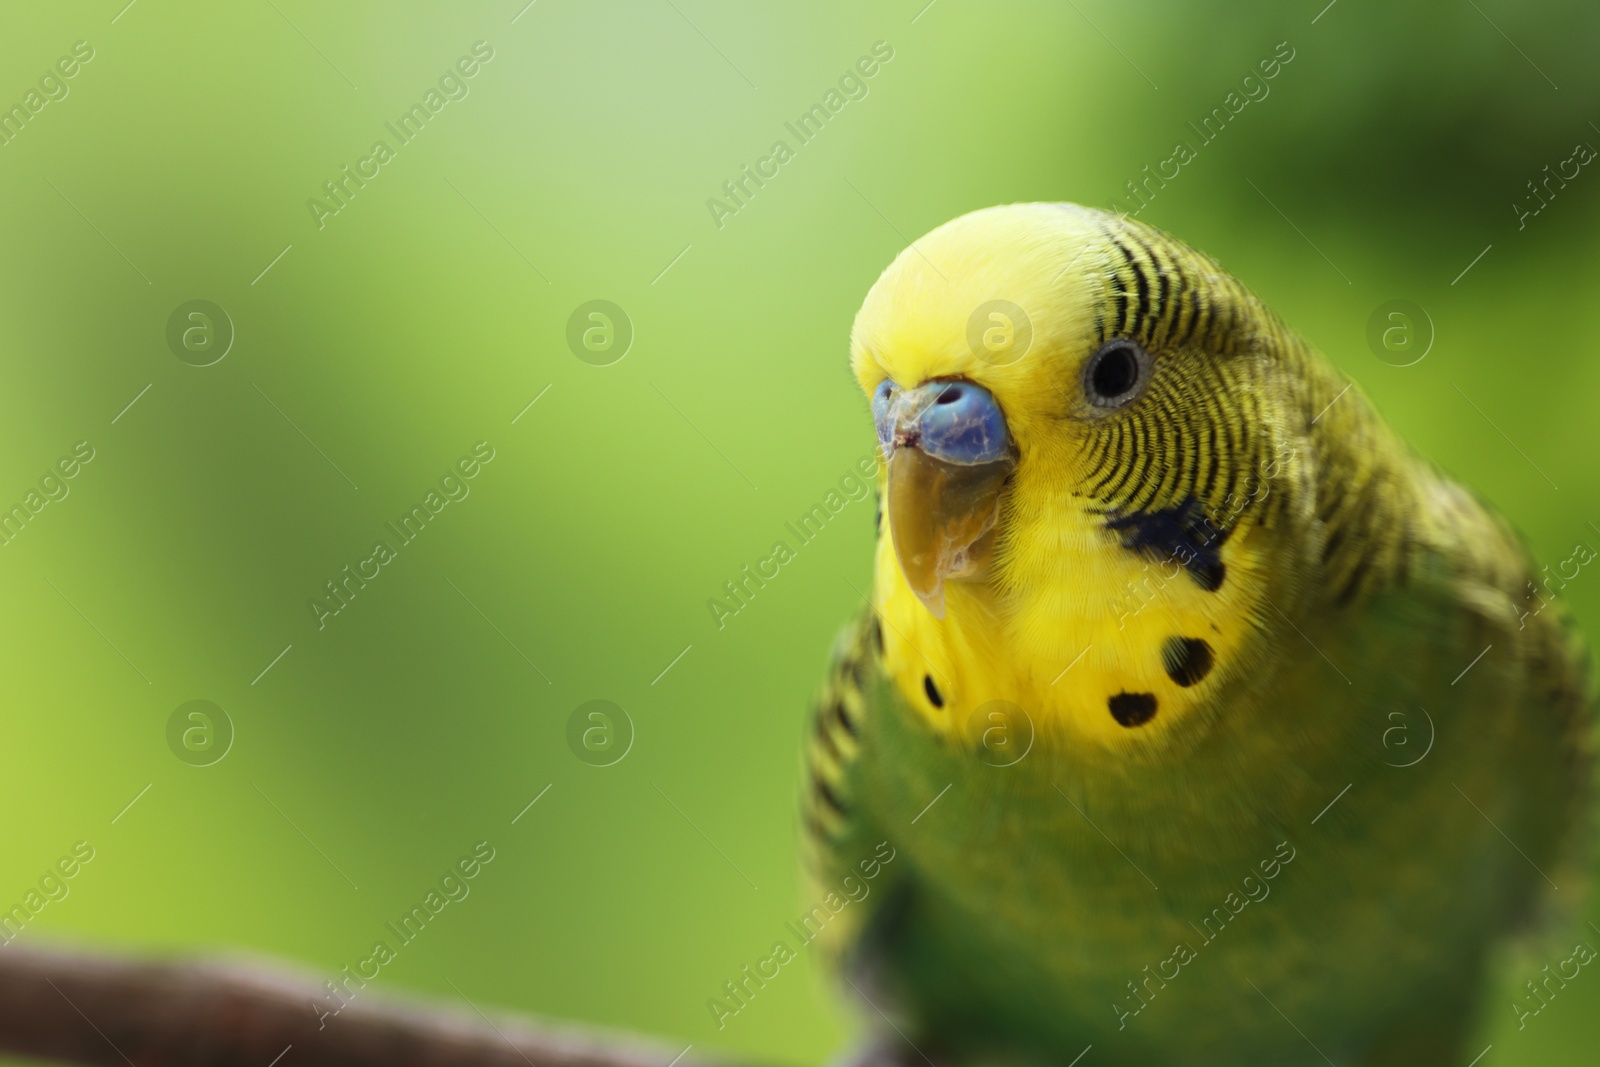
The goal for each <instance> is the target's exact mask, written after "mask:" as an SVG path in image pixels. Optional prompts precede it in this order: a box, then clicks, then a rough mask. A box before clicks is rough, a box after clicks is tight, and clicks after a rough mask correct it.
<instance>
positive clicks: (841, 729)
mask: <svg viewBox="0 0 1600 1067" xmlns="http://www.w3.org/2000/svg"><path fill="white" fill-rule="evenodd" d="M882 646H883V629H882V626H881V625H880V623H879V621H878V619H877V617H876V616H875V615H874V616H871V617H867V618H862V619H860V620H858V621H857V622H856V623H855V624H854V625H853V626H852V628H851V629H850V630H849V631H847V632H846V634H845V635H842V636H841V639H840V641H839V643H838V644H837V645H836V646H835V650H834V659H833V664H832V669H831V670H830V671H829V673H828V677H827V680H826V682H825V683H824V685H823V689H822V692H821V693H820V694H819V695H818V698H817V702H816V710H815V712H814V713H813V715H812V724H811V733H812V742H811V744H810V745H809V746H807V751H806V756H807V759H806V780H807V788H806V791H805V793H804V796H803V798H802V803H801V808H802V811H801V818H802V824H803V825H804V827H805V831H806V836H807V839H808V843H809V846H810V852H811V853H812V859H814V860H816V861H817V862H821V861H822V857H823V856H824V855H825V854H826V853H827V851H828V849H829V848H830V847H832V846H833V845H834V844H835V843H836V842H837V841H839V840H840V839H841V837H842V835H843V834H844V833H845V832H846V831H847V830H848V829H849V827H850V820H851V797H850V789H849V784H848V771H849V768H850V765H851V764H852V763H853V761H854V760H855V758H856V755H857V753H858V752H859V751H860V745H861V730H862V720H863V717H864V716H865V714H866V699H865V692H864V690H865V688H866V686H867V685H868V684H869V682H870V679H871V678H872V675H873V671H874V669H875V668H874V664H875V663H876V661H877V657H878V656H880V655H881V654H882ZM808 862H809V861H808Z"/></svg>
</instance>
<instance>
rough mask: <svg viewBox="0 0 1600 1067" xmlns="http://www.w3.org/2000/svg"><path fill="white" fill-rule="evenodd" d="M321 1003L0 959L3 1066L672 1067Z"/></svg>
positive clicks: (195, 979) (410, 1010)
mask: <svg viewBox="0 0 1600 1067" xmlns="http://www.w3.org/2000/svg"><path fill="white" fill-rule="evenodd" d="M369 998H370V999H369ZM330 1003H333V1002H331V1001H330V1000H329V998H328V996H327V994H326V993H325V991H324V989H323V988H322V987H320V986H319V985H318V984H317V983H315V982H314V981H312V980H310V979H306V978H302V977H298V976H293V975H291V974H289V973H287V972H285V971H283V970H281V969H277V968H273V967H246V966H241V965H237V964H215V963H203V962H184V961H177V962H148V961H146V962H140V961H129V960H118V959H110V958H106V957H103V956H94V955H85V954H75V953H66V952H48V951H40V950H37V949H26V948H22V947H20V946H18V945H15V944H9V945H6V946H4V947H0V1053H11V1054H14V1055H20V1056H31V1057H36V1058H42V1059H48V1060H56V1061H59V1062H63V1063H74V1064H84V1065H104V1067H128V1065H135V1067H269V1065H270V1064H275V1063H276V1064H278V1067H313V1065H334V1064H337V1065H340V1067H366V1065H371V1067H463V1065H469V1064H470V1065H474V1067H668V1063H669V1061H671V1060H672V1057H673V1050H671V1049H668V1048H667V1047H665V1046H663V1045H657V1044H655V1043H653V1042H647V1041H643V1040H641V1039H638V1038H632V1037H627V1036H622V1035H616V1034H610V1035H607V1034H601V1033H597V1032H593V1031H589V1032H585V1031H582V1030H580V1029H578V1028H575V1027H566V1026H561V1027H556V1026H552V1025H550V1024H548V1023H543V1022H536V1021H533V1020H529V1019H524V1018H516V1017H509V1016H505V1017H500V1018H497V1019H494V1020H493V1021H491V1020H490V1018H489V1017H488V1016H486V1015H483V1014H482V1013H481V1012H480V1011H479V1009H478V1008H477V1006H476V1005H470V1002H469V1005H470V1007H467V1008H464V1009H457V1008H455V1007H454V1006H449V1007H441V1006H439V1005H437V1004H427V1003H422V1002H412V1003H409V1004H408V1003H405V1002H403V1001H398V1000H393V999H391V1000H387V1001H385V1000H380V999H378V998H376V997H373V996H371V994H369V993H363V994H362V995H361V997H360V998H358V999H356V1000H354V1001H353V1002H351V1003H350V1004H349V1005H347V1006H346V1007H345V1008H344V1010H343V1011H341V1012H340V1013H339V1014H338V1015H336V1016H335V1015H331V1014H330V1015H328V1016H326V1017H325V1018H322V1019H320V1020H319V1018H318V1010H317V1009H316V1008H315V1007H313V1005H314V1004H330ZM319 1026H320V1029H319ZM286 1050H288V1051H287V1055H285V1052H286ZM677 1067H705V1061H698V1062H696V1061H694V1060H688V1059H685V1060H682V1061H681V1062H679V1063H678V1064H677Z"/></svg>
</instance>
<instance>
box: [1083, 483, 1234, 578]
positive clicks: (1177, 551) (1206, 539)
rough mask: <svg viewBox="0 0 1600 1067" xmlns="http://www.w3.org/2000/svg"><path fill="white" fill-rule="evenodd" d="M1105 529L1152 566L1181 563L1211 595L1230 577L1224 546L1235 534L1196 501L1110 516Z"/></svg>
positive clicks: (1192, 499)
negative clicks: (1217, 522)
mask: <svg viewBox="0 0 1600 1067" xmlns="http://www.w3.org/2000/svg"><path fill="white" fill-rule="evenodd" d="M1105 526H1106V529H1107V530H1110V531H1111V532H1112V533H1114V534H1116V535H1117V540H1118V542H1119V543H1120V544H1121V545H1122V547H1123V548H1125V549H1127V550H1128V551H1130V552H1135V553H1137V554H1139V555H1140V556H1143V557H1144V558H1145V559H1147V560H1150V561H1152V562H1165V561H1166V560H1169V559H1170V560H1172V561H1174V562H1176V563H1178V564H1179V565H1180V566H1182V567H1183V569H1184V570H1185V571H1187V572H1188V573H1189V577H1190V578H1192V579H1194V582H1195V584H1196V585H1198V586H1199V587H1200V588H1201V589H1204V590H1205V591H1206V592H1208V593H1214V592H1216V591H1217V590H1218V589H1221V588H1222V582H1223V580H1224V579H1225V578H1226V577H1227V573H1228V569H1227V567H1226V566H1225V565H1224V564H1223V562H1222V545H1223V542H1225V541H1227V539H1228V535H1229V534H1230V533H1232V532H1233V531H1232V530H1231V529H1230V528H1229V527H1226V526H1222V527H1218V526H1215V525H1213V524H1212V523H1211V521H1210V520H1209V519H1207V518H1206V516H1205V512H1204V510H1203V509H1202V508H1201V506H1200V502H1199V501H1198V500H1196V499H1194V498H1193V497H1185V498H1184V499H1183V500H1182V501H1180V502H1179V503H1178V504H1177V505H1176V506H1174V507H1170V508H1157V509H1154V510H1150V511H1131V512H1126V513H1121V514H1119V513H1115V512H1113V513H1109V514H1108V515H1107V516H1106V521H1105Z"/></svg>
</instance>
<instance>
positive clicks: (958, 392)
mask: <svg viewBox="0 0 1600 1067" xmlns="http://www.w3.org/2000/svg"><path fill="white" fill-rule="evenodd" d="M886 399H887V401H888V402H887V403H880V404H877V405H875V407H878V408H879V409H880V410H879V411H878V413H877V414H878V434H879V440H880V443H881V444H882V445H883V449H884V453H885V456H886V458H887V460H888V468H889V509H888V510H889V528H890V531H891V534H892V536H893V540H894V550H895V557H896V558H897V559H898V560H899V562H900V570H901V572H902V573H903V574H904V575H905V578H906V584H907V585H909V586H910V587H911V591H912V592H914V593H916V594H917V597H918V598H919V599H920V600H921V601H922V603H923V604H924V605H925V606H926V607H927V609H928V611H929V612H931V613H932V614H933V616H934V617H935V618H939V619H942V618H944V608H945V605H944V583H945V581H946V579H970V578H974V577H977V576H979V575H981V574H982V573H983V570H984V567H985V564H987V562H988V560H989V558H990V556H991V555H992V552H993V548H994V536H993V534H994V529H995V525H996V523H997V522H998V520H999V517H1000V494H1001V491H1002V490H1003V489H1004V487H1005V481H1006V478H1007V477H1008V476H1009V475H1010V473H1011V471H1012V469H1013V468H1014V467H1015V466H1016V452H1015V449H1014V448H1013V446H1012V443H1011V437H1010V433H1009V430H1008V429H1007V427H1006V423H1005V418H1004V416H1003V415H1002V414H1001V412H1000V407H999V405H998V404H997V403H996V402H995V399H994V397H993V396H992V395H991V394H990V393H989V391H988V390H986V389H984V388H982V387H981V386H978V385H975V384H974V383H972V382H970V381H965V380H954V381H934V382H928V383H926V384H924V385H921V386H918V387H917V388H915V389H910V390H905V391H902V392H899V393H898V394H893V395H891V396H889V397H887V398H886Z"/></svg>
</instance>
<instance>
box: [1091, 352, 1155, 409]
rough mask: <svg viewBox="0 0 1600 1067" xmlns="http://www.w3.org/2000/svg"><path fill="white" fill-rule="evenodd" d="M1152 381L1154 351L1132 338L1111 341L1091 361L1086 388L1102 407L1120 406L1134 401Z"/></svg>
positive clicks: (1092, 398) (1093, 400)
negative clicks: (1151, 356)
mask: <svg viewBox="0 0 1600 1067" xmlns="http://www.w3.org/2000/svg"><path fill="white" fill-rule="evenodd" d="M1149 380H1150V354H1149V353H1147V352H1146V351H1145V350H1144V349H1142V348H1140V347H1139V346H1138V345H1136V344H1134V343H1133V342H1132V341H1126V340H1116V341H1111V342H1109V343H1107V344H1106V345H1105V346H1104V347H1103V348H1101V349H1100V351H1098V352H1096V353H1095V354H1094V356H1093V357H1092V358H1091V359H1090V360H1089V364H1088V366H1087V367H1086V368H1085V370H1084V375H1083V391H1084V392H1085V393H1086V394H1087V395H1088V397H1089V402H1090V403H1091V404H1093V405H1094V406H1096V407H1101V408H1119V407H1122V406H1123V405H1124V404H1127V403H1129V402H1131V401H1132V400H1133V399H1134V398H1135V397H1137V396H1138V395H1139V394H1140V392H1142V391H1143V389H1144V386H1145V383H1146V382H1148V381H1149Z"/></svg>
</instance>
